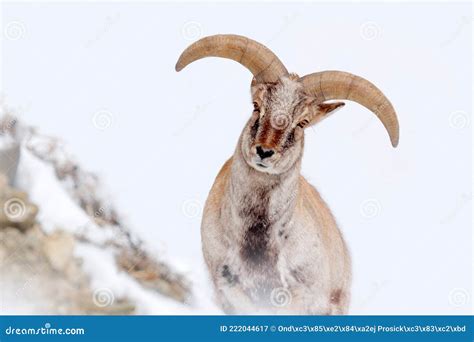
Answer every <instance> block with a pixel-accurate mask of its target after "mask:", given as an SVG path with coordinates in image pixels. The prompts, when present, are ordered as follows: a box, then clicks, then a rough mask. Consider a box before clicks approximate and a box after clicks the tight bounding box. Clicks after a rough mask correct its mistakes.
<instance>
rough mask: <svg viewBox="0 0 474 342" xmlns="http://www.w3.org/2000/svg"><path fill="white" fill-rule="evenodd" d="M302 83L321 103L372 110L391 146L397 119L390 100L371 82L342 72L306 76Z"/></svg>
mask: <svg viewBox="0 0 474 342" xmlns="http://www.w3.org/2000/svg"><path fill="white" fill-rule="evenodd" d="M301 82H302V83H303V86H304V88H305V90H306V92H307V93H308V94H309V95H312V96H314V97H316V98H317V100H319V101H321V102H323V101H327V100H336V99H338V100H351V101H355V102H357V103H359V104H361V105H363V106H364V107H366V108H367V109H369V110H370V111H372V112H373V113H374V114H375V115H377V117H378V118H379V119H380V121H382V124H383V125H384V126H385V129H386V130H387V132H388V135H389V136H390V141H391V142H392V146H393V147H397V145H398V138H399V126H398V118H397V114H396V113H395V109H394V108H393V106H392V104H391V103H390V101H389V100H388V99H387V98H386V97H385V95H384V94H383V93H382V92H381V91H380V90H379V89H378V88H377V87H376V86H375V85H373V84H372V83H371V82H369V81H367V80H366V79H364V78H362V77H359V76H356V75H353V74H350V73H347V72H343V71H322V72H316V73H313V74H309V75H306V76H304V77H302V78H301Z"/></svg>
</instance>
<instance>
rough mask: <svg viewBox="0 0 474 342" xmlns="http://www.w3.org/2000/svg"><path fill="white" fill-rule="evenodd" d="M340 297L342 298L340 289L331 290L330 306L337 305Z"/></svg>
mask: <svg viewBox="0 0 474 342" xmlns="http://www.w3.org/2000/svg"><path fill="white" fill-rule="evenodd" d="M341 297H342V290H341V289H337V290H333V291H332V292H331V299H330V301H331V303H332V304H339V303H340V302H341Z"/></svg>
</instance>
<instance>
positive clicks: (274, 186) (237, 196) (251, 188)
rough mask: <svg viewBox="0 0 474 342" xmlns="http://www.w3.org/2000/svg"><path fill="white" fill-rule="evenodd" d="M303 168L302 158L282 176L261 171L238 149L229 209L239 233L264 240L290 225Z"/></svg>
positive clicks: (232, 174) (234, 159)
mask: <svg viewBox="0 0 474 342" xmlns="http://www.w3.org/2000/svg"><path fill="white" fill-rule="evenodd" d="M300 167H301V161H300V160H299V161H297V162H296V163H295V165H293V167H291V169H290V170H288V171H286V172H284V173H282V174H279V175H272V174H267V173H263V172H259V171H257V170H255V169H254V168H252V167H251V166H250V165H248V164H247V162H246V161H245V160H244V157H243V155H242V152H241V151H240V148H238V149H237V150H236V152H235V154H234V157H233V161H232V169H231V175H230V181H229V183H228V186H229V189H228V201H227V204H226V206H227V208H226V209H227V210H228V212H229V213H230V219H231V220H232V222H233V223H234V224H233V225H232V226H233V229H235V230H237V234H238V235H240V236H241V237H242V236H244V237H247V238H249V239H257V240H262V239H266V238H268V237H269V236H270V235H271V232H272V231H274V230H275V229H277V230H281V229H283V228H284V227H285V226H287V224H288V222H289V221H290V220H291V218H292V216H293V211H294V208H295V204H296V200H297V194H298V181H299V175H300Z"/></svg>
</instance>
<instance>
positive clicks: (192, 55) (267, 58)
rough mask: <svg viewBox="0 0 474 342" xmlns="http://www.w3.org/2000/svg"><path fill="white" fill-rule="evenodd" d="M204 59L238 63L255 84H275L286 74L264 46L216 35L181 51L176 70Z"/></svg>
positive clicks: (251, 41) (279, 62) (245, 39)
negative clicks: (246, 70)
mask: <svg viewBox="0 0 474 342" xmlns="http://www.w3.org/2000/svg"><path fill="white" fill-rule="evenodd" d="M204 57H223V58H228V59H232V60H234V61H236V62H239V63H240V64H242V65H243V66H245V67H246V68H247V69H249V70H250V72H251V73H252V74H253V75H254V77H255V79H256V81H257V82H276V81H278V78H279V77H280V76H283V75H288V71H287V70H286V68H285V66H284V65H283V63H282V62H281V61H280V60H279V59H278V57H277V56H276V55H275V54H274V53H273V52H271V51H270V49H268V48H267V47H266V46H264V45H262V44H260V43H258V42H256V41H254V40H252V39H249V38H246V37H243V36H238V35H234V34H218V35H215V36H209V37H205V38H202V39H200V40H198V41H197V42H195V43H193V44H191V45H190V46H189V47H188V48H187V49H186V50H184V51H183V53H182V54H181V56H180V57H179V59H178V62H177V63H176V71H181V70H182V69H183V68H184V67H186V66H187V65H188V64H190V63H192V62H194V61H196V60H198V59H201V58H204Z"/></svg>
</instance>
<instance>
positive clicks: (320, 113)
mask: <svg viewBox="0 0 474 342" xmlns="http://www.w3.org/2000/svg"><path fill="white" fill-rule="evenodd" d="M344 105H345V103H344V102H328V103H316V102H315V101H311V102H310V103H309V104H307V107H306V111H305V112H306V115H304V116H303V117H302V118H301V119H300V120H298V124H297V125H298V126H299V127H301V128H306V127H309V126H312V125H315V124H317V123H318V122H320V121H322V120H324V119H325V118H327V117H328V116H330V115H331V114H333V113H335V112H337V110H338V109H340V108H342V107H344Z"/></svg>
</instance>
